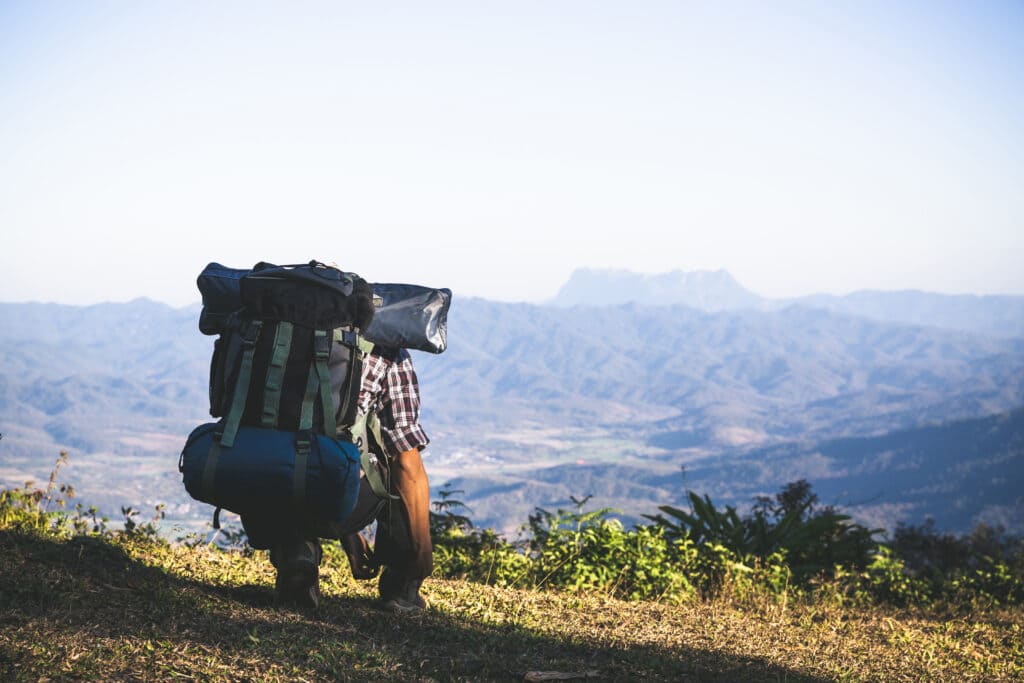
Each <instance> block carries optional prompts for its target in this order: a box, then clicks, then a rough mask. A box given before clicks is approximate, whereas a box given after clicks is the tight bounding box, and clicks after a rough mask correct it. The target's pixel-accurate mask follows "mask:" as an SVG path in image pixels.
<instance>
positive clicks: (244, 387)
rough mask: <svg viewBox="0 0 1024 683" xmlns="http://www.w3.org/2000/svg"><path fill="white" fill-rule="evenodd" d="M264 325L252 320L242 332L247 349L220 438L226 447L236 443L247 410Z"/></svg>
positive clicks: (259, 321) (243, 344) (243, 354)
mask: <svg viewBox="0 0 1024 683" xmlns="http://www.w3.org/2000/svg"><path fill="white" fill-rule="evenodd" d="M262 326H263V322H262V321H261V320H250V321H249V322H248V323H247V324H246V326H245V330H244V331H243V333H242V346H243V347H244V349H245V351H244V352H243V353H242V367H241V368H240V369H239V370H238V380H237V381H236V382H235V393H234V396H232V397H231V411H230V412H229V413H228V417H227V420H226V421H225V423H224V433H223V434H222V435H221V438H220V445H221V446H223V447H224V448H231V447H232V446H234V445H235V434H237V433H238V425H239V423H240V422H241V421H242V413H243V412H245V400H246V398H247V397H248V394H249V381H250V380H251V379H252V360H253V356H254V355H255V354H256V341H257V340H258V339H259V337H260V328H261V327H262Z"/></svg>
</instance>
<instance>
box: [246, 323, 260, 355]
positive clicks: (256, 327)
mask: <svg viewBox="0 0 1024 683" xmlns="http://www.w3.org/2000/svg"><path fill="white" fill-rule="evenodd" d="M262 327H263V321H262V320H249V321H248V322H246V324H245V328H244V329H243V330H242V345H243V346H245V347H246V348H252V347H254V346H256V341H257V340H258V339H259V338H260V329H261V328H262Z"/></svg>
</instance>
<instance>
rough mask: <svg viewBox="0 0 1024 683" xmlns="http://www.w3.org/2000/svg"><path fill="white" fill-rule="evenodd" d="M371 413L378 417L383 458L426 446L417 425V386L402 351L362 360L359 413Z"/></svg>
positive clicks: (412, 370)
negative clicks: (385, 455) (383, 450)
mask: <svg viewBox="0 0 1024 683" xmlns="http://www.w3.org/2000/svg"><path fill="white" fill-rule="evenodd" d="M374 410H375V411H376V412H377V417H378V418H380V431H381V437H382V438H383V439H384V443H383V444H381V446H383V447H384V449H385V451H386V454H387V455H389V456H391V457H395V456H397V455H399V454H400V453H404V452H405V451H409V450H412V449H413V448H418V449H420V450H423V449H424V448H426V446H427V444H428V443H430V439H428V438H427V434H426V432H424V431H423V428H422V427H421V426H420V385H419V382H418V381H417V379H416V371H415V370H414V369H413V367H412V358H411V357H410V356H409V352H408V351H406V350H405V349H399V350H398V351H397V352H395V353H393V354H388V353H385V354H381V355H378V354H376V353H371V354H369V355H368V356H366V358H365V360H364V361H363V376H362V385H361V386H360V388H359V411H360V413H369V412H371V411H374Z"/></svg>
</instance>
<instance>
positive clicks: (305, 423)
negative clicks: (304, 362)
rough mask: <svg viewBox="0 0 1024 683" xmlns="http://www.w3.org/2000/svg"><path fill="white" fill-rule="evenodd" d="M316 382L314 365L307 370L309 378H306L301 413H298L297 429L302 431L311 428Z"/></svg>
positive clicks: (317, 380)
mask: <svg viewBox="0 0 1024 683" xmlns="http://www.w3.org/2000/svg"><path fill="white" fill-rule="evenodd" d="M318 382H319V379H318V378H317V374H316V366H315V365H314V366H313V367H310V368H309V376H308V377H307V378H306V393H305V394H304V395H303V397H302V411H301V412H300V413H299V429H301V430H303V431H305V430H309V429H312V428H313V401H314V400H315V399H316V385H317V383H318Z"/></svg>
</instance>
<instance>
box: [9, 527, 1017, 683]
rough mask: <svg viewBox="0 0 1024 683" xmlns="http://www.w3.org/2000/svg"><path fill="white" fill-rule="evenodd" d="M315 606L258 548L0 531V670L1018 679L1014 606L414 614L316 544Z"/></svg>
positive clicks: (546, 604)
mask: <svg viewBox="0 0 1024 683" xmlns="http://www.w3.org/2000/svg"><path fill="white" fill-rule="evenodd" d="M322 584H323V588H324V596H325V599H324V602H323V605H322V607H321V609H320V610H318V611H315V612H314V611H302V610H292V609H284V608H280V607H277V606H275V604H274V601H273V590H272V585H273V574H272V570H271V568H270V566H269V563H268V562H267V561H266V559H265V557H264V556H263V555H262V554H257V555H255V556H253V557H247V556H245V555H242V554H239V553H224V552H221V551H217V550H213V549H209V548H198V549H189V548H185V547H167V546H163V545H160V544H156V543H153V542H151V541H149V540H147V539H120V540H117V541H109V540H101V539H96V538H75V539H72V540H69V541H60V540H56V539H52V538H46V537H40V536H37V535H32V534H23V533H18V532H14V531H11V530H3V529H0V679H2V680H5V681H7V680H25V681H29V680H31V681H37V680H161V681H162V680H173V679H176V678H181V679H198V680H217V681H221V680H223V681H233V680H295V681H302V680H309V681H313V680H317V681H319V680H368V681H369V680H523V679H524V678H525V677H526V676H527V674H529V673H531V672H539V671H544V672H551V671H557V672H563V673H576V674H578V675H580V676H581V677H582V676H585V675H589V677H590V678H599V679H608V680H637V681H647V680H671V681H685V680H723V681H789V680H808V681H816V680H886V681H900V680H908V681H911V680H912V681H921V680H956V681H971V680H977V681H997V680H1020V679H1021V678H1022V677H1024V644H1022V642H1024V637H1022V633H1021V629H1022V626H1024V612H1022V610H1021V609H1020V608H1015V609H1012V610H1005V611H988V612H985V613H980V614H975V615H965V614H957V615H953V614H942V613H939V612H932V613H911V612H905V611H892V610H881V609H839V608H834V607H825V606H822V605H795V606H794V605H789V606H785V607H784V606H781V605H773V604H768V603H766V604H765V605H763V606H761V607H751V606H749V605H748V606H746V607H739V606H736V605H732V604H730V603H728V602H727V601H724V600H723V601H717V602H713V603H701V602H694V603H689V604H685V605H681V606H669V605H659V604H652V603H626V602H620V601H617V600H610V599H605V598H602V597H600V596H575V595H568V594H564V593H554V592H537V591H523V590H507V589H499V588H493V587H487V586H480V585H477V584H469V583H463V582H458V581H442V580H431V581H428V582H427V584H426V591H425V592H426V593H427V594H428V596H429V598H430V600H431V602H432V607H431V609H430V610H428V611H427V612H426V613H425V614H423V615H420V616H415V617H411V618H410V617H405V618H400V617H395V616H393V615H390V614H386V613H383V612H380V611H378V609H377V608H376V606H375V603H374V590H373V588H374V587H373V586H372V585H369V584H360V583H357V582H355V581H354V580H352V579H351V577H350V576H349V573H348V570H347V568H346V567H345V566H344V565H343V560H342V558H341V556H340V554H339V553H337V552H331V553H328V556H327V561H326V562H325V566H324V569H323V573H322Z"/></svg>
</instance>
